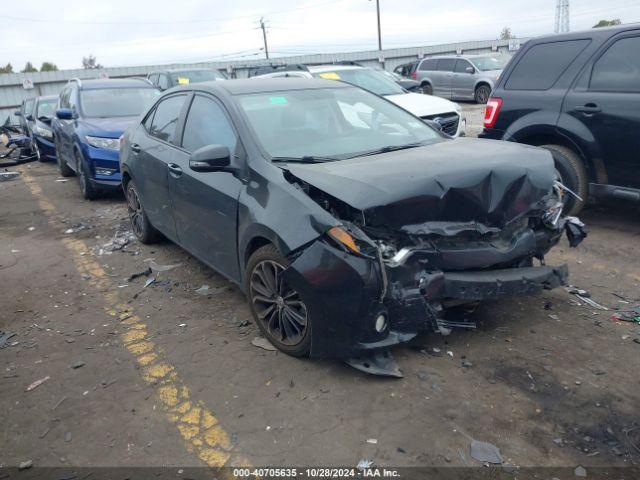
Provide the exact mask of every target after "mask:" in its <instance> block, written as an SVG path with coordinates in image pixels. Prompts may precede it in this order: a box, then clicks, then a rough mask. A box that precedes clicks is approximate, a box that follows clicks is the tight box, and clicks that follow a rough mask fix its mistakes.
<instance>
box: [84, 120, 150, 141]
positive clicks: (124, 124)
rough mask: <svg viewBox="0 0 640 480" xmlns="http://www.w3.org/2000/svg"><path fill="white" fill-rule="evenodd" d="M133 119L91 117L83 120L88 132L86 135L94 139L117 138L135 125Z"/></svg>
mask: <svg viewBox="0 0 640 480" xmlns="http://www.w3.org/2000/svg"><path fill="white" fill-rule="evenodd" d="M137 118H138V117H137V116H135V117H110V118H98V117H91V118H86V119H85V120H84V126H85V128H86V129H87V130H88V131H87V135H91V136H94V137H106V138H118V137H120V135H122V134H123V133H124V131H125V130H126V129H127V128H129V127H130V126H131V125H133V124H134V123H135V121H136V120H137Z"/></svg>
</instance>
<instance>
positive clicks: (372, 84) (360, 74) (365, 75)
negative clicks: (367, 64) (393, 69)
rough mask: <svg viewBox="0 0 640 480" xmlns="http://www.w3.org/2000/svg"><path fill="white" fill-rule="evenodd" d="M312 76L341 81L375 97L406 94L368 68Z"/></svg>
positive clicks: (384, 77) (378, 73)
mask: <svg viewBox="0 0 640 480" xmlns="http://www.w3.org/2000/svg"><path fill="white" fill-rule="evenodd" d="M313 76H314V77H317V78H325V79H327V80H342V81H343V82H347V83H350V84H352V85H355V86H356V87H360V88H364V89H365V90H369V91H370V92H373V93H375V94H377V95H398V94H402V93H406V92H405V91H404V90H403V89H402V87H400V86H399V85H398V84H397V83H395V82H394V81H393V80H391V79H390V78H387V77H386V76H385V75H384V74H383V73H380V72H376V71H374V70H370V69H368V68H354V69H344V70H340V69H337V70H331V71H328V72H318V73H314V74H313Z"/></svg>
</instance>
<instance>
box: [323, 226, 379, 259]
mask: <svg viewBox="0 0 640 480" xmlns="http://www.w3.org/2000/svg"><path fill="white" fill-rule="evenodd" d="M356 230H357V231H356V232H353V231H350V230H348V229H347V228H345V227H343V226H337V227H331V228H330V229H329V230H327V237H328V238H329V240H330V241H331V243H333V244H334V245H336V246H337V247H339V248H340V249H342V250H344V251H346V252H349V253H353V254H355V255H360V256H363V257H369V258H374V257H375V256H376V254H377V253H376V252H377V247H376V246H375V244H374V243H372V242H370V241H368V240H365V239H364V234H362V236H361V235H359V233H361V232H360V231H359V230H358V229H356Z"/></svg>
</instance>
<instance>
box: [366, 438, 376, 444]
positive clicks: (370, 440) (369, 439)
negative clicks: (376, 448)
mask: <svg viewBox="0 0 640 480" xmlns="http://www.w3.org/2000/svg"><path fill="white" fill-rule="evenodd" d="M367 443H370V444H372V445H377V444H378V439H377V438H367Z"/></svg>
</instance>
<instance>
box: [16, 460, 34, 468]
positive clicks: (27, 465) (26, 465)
mask: <svg viewBox="0 0 640 480" xmlns="http://www.w3.org/2000/svg"><path fill="white" fill-rule="evenodd" d="M31 467H33V460H27V461H25V462H20V464H19V465H18V470H26V469H27V468H31Z"/></svg>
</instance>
